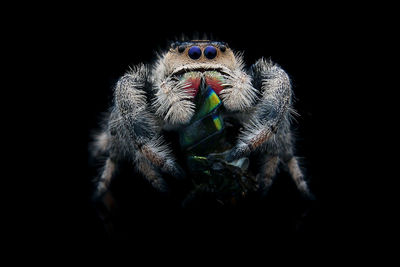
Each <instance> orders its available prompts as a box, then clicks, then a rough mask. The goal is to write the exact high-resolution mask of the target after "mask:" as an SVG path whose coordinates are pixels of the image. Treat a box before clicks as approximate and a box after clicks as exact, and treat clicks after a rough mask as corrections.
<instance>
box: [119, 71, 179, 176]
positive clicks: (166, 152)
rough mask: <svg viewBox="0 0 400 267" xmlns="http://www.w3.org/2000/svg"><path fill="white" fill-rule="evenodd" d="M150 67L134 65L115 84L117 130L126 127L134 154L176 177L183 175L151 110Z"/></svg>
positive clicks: (125, 136)
mask: <svg viewBox="0 0 400 267" xmlns="http://www.w3.org/2000/svg"><path fill="white" fill-rule="evenodd" d="M151 90H152V84H151V83H150V79H149V73H148V69H147V68H146V67H145V66H142V65H141V66H138V67H136V68H133V69H132V70H131V71H130V72H128V73H127V74H125V75H124V76H123V77H122V78H121V79H120V80H119V81H118V83H117V85H116V88H115V106H116V112H117V113H118V118H117V119H116V124H117V125H118V130H119V131H123V132H124V133H126V134H123V136H122V139H124V140H125V139H128V140H129V141H130V142H129V144H128V146H129V147H130V150H131V152H130V153H131V154H136V153H140V154H141V155H143V156H144V157H145V158H146V160H148V161H149V162H150V163H151V164H152V165H153V166H154V167H155V168H158V169H160V170H161V171H163V172H167V173H169V174H170V175H172V176H174V177H182V176H183V174H182V171H181V168H180V167H179V166H178V164H177V163H176V161H175V159H174V157H173V155H172V153H171V150H170V149H169V147H168V145H167V144H165V142H164V140H163V137H162V135H161V125H160V123H159V120H158V119H157V118H156V116H155V115H154V113H153V112H151V107H150V104H149V102H150V99H149V94H151Z"/></svg>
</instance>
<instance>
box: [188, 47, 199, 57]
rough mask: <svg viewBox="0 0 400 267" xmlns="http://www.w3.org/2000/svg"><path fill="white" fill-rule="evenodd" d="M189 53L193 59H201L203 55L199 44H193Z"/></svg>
mask: <svg viewBox="0 0 400 267" xmlns="http://www.w3.org/2000/svg"><path fill="white" fill-rule="evenodd" d="M188 54H189V57H190V58H191V59H199V58H200V57H201V49H200V47H198V46H192V47H191V48H190V49H189V51H188Z"/></svg>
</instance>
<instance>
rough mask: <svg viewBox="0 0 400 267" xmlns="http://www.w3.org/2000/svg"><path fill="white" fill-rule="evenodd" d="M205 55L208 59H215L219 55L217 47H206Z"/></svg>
mask: <svg viewBox="0 0 400 267" xmlns="http://www.w3.org/2000/svg"><path fill="white" fill-rule="evenodd" d="M204 55H205V56H206V58H208V59H213V58H215V57H216V56H217V49H216V48H215V47H214V46H207V47H206V49H204Z"/></svg>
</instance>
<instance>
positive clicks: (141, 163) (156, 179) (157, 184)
mask: <svg viewBox="0 0 400 267" xmlns="http://www.w3.org/2000/svg"><path fill="white" fill-rule="evenodd" d="M136 168H137V170H138V171H139V172H140V173H141V174H142V175H143V176H144V177H145V178H146V179H147V180H148V181H149V182H150V184H151V185H152V186H153V187H154V188H155V189H157V190H158V191H160V192H167V191H168V186H167V184H166V182H165V180H164V179H163V178H162V177H161V175H160V174H159V172H157V170H156V169H155V168H154V166H153V165H152V164H150V162H149V161H148V160H147V159H146V158H145V157H144V156H143V155H142V154H138V155H137V157H136Z"/></svg>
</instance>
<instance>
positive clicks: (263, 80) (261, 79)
mask: <svg viewBox="0 0 400 267" xmlns="http://www.w3.org/2000/svg"><path fill="white" fill-rule="evenodd" d="M249 72H250V74H251V77H252V80H253V85H254V87H255V88H256V89H257V90H258V91H259V93H260V95H261V96H260V97H259V98H258V100H257V103H256V105H254V107H253V108H252V109H250V110H248V111H247V114H248V116H246V119H245V120H243V130H242V131H241V133H240V135H239V138H238V142H237V145H236V147H235V148H234V149H232V152H231V153H230V155H229V159H230V160H232V159H236V158H240V157H243V156H246V155H248V154H250V153H251V152H252V151H255V150H256V149H258V148H260V147H264V145H265V144H266V142H268V140H270V139H273V138H274V137H275V136H276V133H277V132H279V131H280V130H281V129H282V128H284V127H287V125H289V118H290V113H291V111H292V109H291V95H292V90H291V84H290V80H289V77H288V75H287V74H286V72H285V71H284V70H283V69H282V68H280V67H279V66H278V65H276V64H274V63H272V62H270V61H266V60H264V59H260V60H258V61H257V62H256V63H255V64H254V65H253V66H252V67H251V69H250V71H249ZM244 112H245V111H244Z"/></svg>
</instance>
